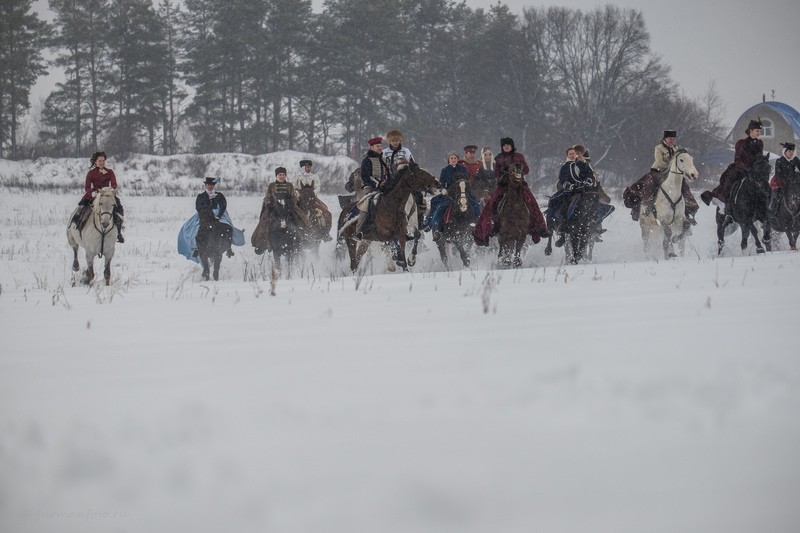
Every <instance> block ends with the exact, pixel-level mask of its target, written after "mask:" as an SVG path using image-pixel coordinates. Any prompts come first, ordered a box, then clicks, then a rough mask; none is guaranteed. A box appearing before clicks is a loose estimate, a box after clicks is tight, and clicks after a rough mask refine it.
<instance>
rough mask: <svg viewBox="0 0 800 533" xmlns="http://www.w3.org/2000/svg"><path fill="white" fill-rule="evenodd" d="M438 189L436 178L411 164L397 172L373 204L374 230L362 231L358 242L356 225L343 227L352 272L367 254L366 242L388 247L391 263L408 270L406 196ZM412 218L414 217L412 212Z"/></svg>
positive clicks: (407, 202)
mask: <svg viewBox="0 0 800 533" xmlns="http://www.w3.org/2000/svg"><path fill="white" fill-rule="evenodd" d="M438 186H439V182H438V181H436V178H435V177H434V176H433V175H432V174H431V173H429V172H427V171H426V170H423V169H421V168H420V167H419V166H418V165H417V164H416V163H411V164H410V165H408V166H407V167H405V168H403V169H402V170H400V171H398V173H397V175H396V176H395V177H394V178H393V179H392V182H391V183H390V184H389V185H388V186H387V187H386V189H385V190H384V191H383V193H382V194H381V196H380V199H379V200H378V203H377V204H376V205H375V212H374V226H375V228H374V231H368V232H365V235H364V239H363V240H362V241H361V242H359V241H357V240H356V239H355V233H356V224H354V223H349V224H343V226H344V229H342V231H341V238H342V239H343V240H344V242H345V244H346V245H347V251H348V254H349V255H350V270H352V271H353V272H356V271H357V270H358V265H359V263H360V261H361V258H362V257H363V255H364V254H365V253H366V251H367V247H368V246H369V241H377V242H384V243H389V244H391V246H393V247H394V249H395V262H396V263H397V265H398V266H399V267H401V268H402V269H403V270H408V263H407V262H406V253H405V250H406V240H407V235H408V216H409V215H408V214H407V213H406V206H407V204H409V201H408V200H409V197H410V196H411V192H412V191H415V190H418V191H419V190H423V189H432V188H434V187H438ZM364 201H368V200H364ZM348 214H349V210H348V208H345V210H344V211H343V213H342V217H340V218H342V219H346V218H347V215H348ZM412 216H415V217H416V213H414V214H413V215H412Z"/></svg>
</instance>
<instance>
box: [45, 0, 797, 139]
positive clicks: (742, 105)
mask: <svg viewBox="0 0 800 533" xmlns="http://www.w3.org/2000/svg"><path fill="white" fill-rule="evenodd" d="M313 3H314V6H315V8H316V9H317V10H319V9H320V8H321V6H322V0H313ZM466 3H467V5H469V6H470V7H472V8H478V7H483V8H487V9H488V8H489V7H490V6H491V5H493V4H496V3H497V1H496V0H495V1H491V0H466ZM503 3H504V4H506V5H508V6H509V7H511V8H512V10H514V11H516V12H520V13H521V12H522V8H523V7H527V6H552V5H562V6H567V7H571V8H575V9H583V10H591V9H594V8H595V7H597V6H601V5H604V4H605V3H603V2H598V1H596V0H569V2H565V1H563V0H549V1H548V0H545V1H539V0H505V1H504V2H503ZM613 3H614V4H615V5H618V6H620V7H630V8H636V9H639V10H640V11H642V13H643V15H644V19H645V22H646V24H647V30H648V31H649V32H650V36H651V45H652V49H653V51H654V52H655V53H657V54H658V55H660V56H661V57H662V59H663V60H664V61H665V62H666V63H667V64H668V65H670V66H671V67H672V74H673V78H674V79H675V80H677V81H678V82H679V83H680V85H681V87H682V89H683V91H684V92H685V93H686V94H687V95H688V96H690V97H696V98H699V97H702V95H704V94H705V93H706V91H707V90H708V87H709V84H710V83H711V82H712V81H715V82H716V87H717V92H718V93H719V95H720V97H721V98H722V100H723V102H724V104H725V107H726V112H725V115H724V116H725V119H726V122H727V123H728V125H729V126H733V124H734V122H735V121H736V119H737V118H739V116H740V115H741V114H742V113H743V112H744V111H745V110H746V109H747V108H748V107H750V106H752V105H754V104H756V103H758V102H760V101H761V98H762V95H766V97H767V99H768V100H771V99H773V98H772V91H775V97H774V99H775V100H778V101H781V102H784V103H787V104H789V105H791V106H792V107H794V108H795V109H800V66H798V62H797V52H798V51H799V50H800V2H798V1H797V0H761V1H758V0H711V1H708V0H662V1H653V0H617V1H615V2H613ZM34 6H35V8H36V9H37V10H38V11H39V12H40V13H41V15H42V16H43V18H46V19H48V20H49V19H51V18H52V16H51V14H50V13H49V12H48V11H47V0H36V1H35V2H34ZM56 81H59V79H58V77H57V76H49V77H47V78H43V79H42V80H41V81H40V82H39V83H37V85H36V87H35V88H34V95H33V99H32V101H33V102H34V104H35V103H36V102H37V101H38V99H39V98H43V97H44V96H46V95H47V94H48V93H49V91H50V89H51V88H52V86H53V84H54V83H55V82H56ZM664 127H665V128H669V127H670V125H668V124H665V125H664Z"/></svg>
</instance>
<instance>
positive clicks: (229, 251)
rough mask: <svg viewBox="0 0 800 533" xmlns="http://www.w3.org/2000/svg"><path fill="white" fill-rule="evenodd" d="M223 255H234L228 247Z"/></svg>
mask: <svg viewBox="0 0 800 533" xmlns="http://www.w3.org/2000/svg"><path fill="white" fill-rule="evenodd" d="M225 255H226V256H227V257H233V256H234V253H233V250H231V249H230V248H228V251H227V252H225Z"/></svg>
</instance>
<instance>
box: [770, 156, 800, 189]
mask: <svg viewBox="0 0 800 533" xmlns="http://www.w3.org/2000/svg"><path fill="white" fill-rule="evenodd" d="M799 179H800V159H798V158H797V156H794V157H793V158H791V159H786V156H783V157H781V158H780V159H778V160H777V161H776V162H775V181H774V182H773V189H782V188H783V187H786V186H787V185H788V184H789V182H791V181H792V180H799Z"/></svg>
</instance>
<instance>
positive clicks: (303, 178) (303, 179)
mask: <svg viewBox="0 0 800 533" xmlns="http://www.w3.org/2000/svg"><path fill="white" fill-rule="evenodd" d="M312 167H313V163H312V162H311V160H310V159H303V160H302V161H300V173H299V174H297V176H296V177H295V179H294V183H293V184H292V185H294V188H295V189H296V190H299V189H300V187H302V186H303V185H311V186H312V187H314V192H319V187H320V184H319V178H318V177H317V175H316V174H314V173H313V172H311V169H312Z"/></svg>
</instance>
